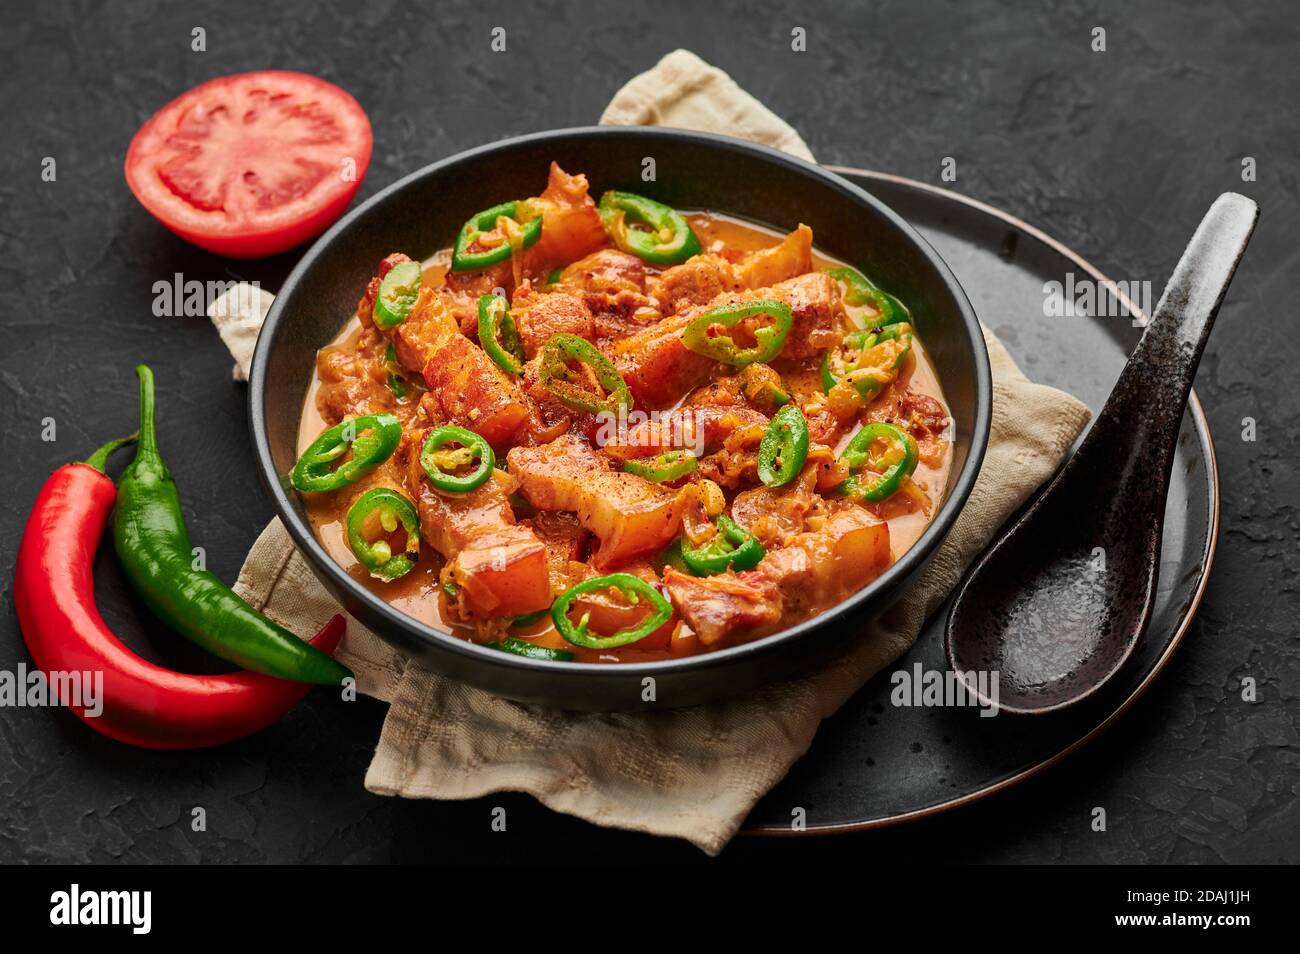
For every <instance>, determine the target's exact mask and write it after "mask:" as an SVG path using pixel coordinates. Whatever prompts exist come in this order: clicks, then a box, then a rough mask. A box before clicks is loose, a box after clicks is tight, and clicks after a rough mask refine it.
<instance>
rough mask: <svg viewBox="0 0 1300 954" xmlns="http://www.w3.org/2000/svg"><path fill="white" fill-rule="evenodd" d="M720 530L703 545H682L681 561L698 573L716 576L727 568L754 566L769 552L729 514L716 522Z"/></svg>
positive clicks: (750, 567) (696, 574)
mask: <svg viewBox="0 0 1300 954" xmlns="http://www.w3.org/2000/svg"><path fill="white" fill-rule="evenodd" d="M715 525H716V526H717V528H718V532H717V533H715V534H714V535H713V536H712V537H710V538H709V541H708V542H707V543H705V544H704V545H703V546H699V547H692V546H690V545H688V544H686V543H683V544H682V545H681V555H682V562H683V563H685V564H686V569H687V570H689V571H690V572H691V573H692V574H693V575H695V576H713V575H714V574H715V573H725V572H726V571H727V569H728V568H731V569H735V570H752V569H753V568H754V567H756V566H758V563H759V561H760V560H762V559H763V557H764V556H765V555H766V553H767V551H766V550H764V549H763V544H761V543H759V542H758V539H757V538H756V537H755V536H754V535H753V534H752V533H748V532H747V531H745V530H744V529H743V528H742V527H741V526H740V525H739V524H738V523H736V522H735V521H734V520H732V519H731V518H730V517H728V516H726V515H725V514H724V515H720V516H719V517H718V519H717V521H716V523H715Z"/></svg>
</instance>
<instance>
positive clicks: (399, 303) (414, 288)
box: [372, 262, 424, 328]
mask: <svg viewBox="0 0 1300 954" xmlns="http://www.w3.org/2000/svg"><path fill="white" fill-rule="evenodd" d="M423 280H424V272H423V270H422V269H421V268H420V263H419V262H401V263H399V264H397V265H394V266H393V267H392V268H390V269H389V270H388V274H387V275H385V276H384V278H383V281H381V282H380V283H379V294H377V295H376V296H375V309H374V312H373V313H372V315H373V317H374V319H375V324H376V325H378V326H379V327H380V328H396V327H397V326H398V325H400V324H401V323H402V322H404V321H405V320H406V316H407V315H409V314H410V313H411V309H412V308H414V307H415V300H416V299H417V298H418V297H419V296H420V283H421V282H422V281H423Z"/></svg>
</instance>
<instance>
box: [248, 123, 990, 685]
mask: <svg viewBox="0 0 1300 954" xmlns="http://www.w3.org/2000/svg"><path fill="white" fill-rule="evenodd" d="M605 137H610V138H617V137H631V138H641V139H645V140H647V141H650V140H655V139H672V140H677V141H679V142H686V143H697V144H699V145H700V146H702V147H706V148H710V149H721V150H723V151H732V152H742V153H748V154H751V155H756V156H758V157H760V158H762V159H764V160H765V161H767V162H769V163H771V164H772V165H775V166H777V167H780V168H782V169H783V170H786V171H789V172H792V173H795V174H797V175H802V176H809V177H812V178H815V179H818V180H820V181H822V182H823V183H825V184H827V185H829V186H830V187H832V188H833V189H835V190H837V191H839V192H842V193H845V194H847V196H848V197H851V198H853V199H856V200H857V201H858V202H861V203H863V204H865V205H868V206H871V207H872V208H873V209H874V211H875V212H876V214H878V215H880V216H881V217H883V218H884V219H886V220H887V221H888V222H889V223H891V224H892V225H893V226H894V227H895V228H896V229H897V230H898V231H899V232H900V233H901V234H902V236H903V237H904V239H905V240H907V241H910V242H911V243H912V244H913V246H914V247H915V249H916V251H918V252H919V253H920V254H921V256H922V257H923V258H925V259H926V260H927V261H928V262H929V263H930V265H931V267H933V268H934V270H935V272H936V273H937V274H938V275H939V277H940V279H941V280H942V281H943V283H944V284H945V285H946V287H947V290H948V292H949V294H950V296H951V297H952V298H953V300H954V302H955V303H956V305H957V310H958V317H959V319H960V321H961V324H962V326H963V327H964V328H965V330H966V334H967V337H968V338H969V340H970V343H971V348H972V351H973V358H974V365H975V367H974V371H975V375H974V376H975V424H974V429H973V431H972V433H971V438H970V448H969V451H968V453H967V455H966V460H965V462H964V464H963V465H962V467H961V470H960V471H959V473H958V474H957V478H956V480H955V481H954V482H953V484H952V490H951V491H950V492H949V494H948V496H947V498H946V499H945V500H944V501H943V503H942V504H941V505H940V506H939V510H938V512H937V513H936V514H935V516H934V519H933V520H931V521H930V524H929V525H928V526H927V527H926V528H925V531H924V532H923V533H922V534H921V536H920V537H919V538H918V539H917V540H916V542H915V543H913V544H912V546H911V547H909V548H908V549H907V551H906V552H904V553H903V554H902V556H900V557H899V558H898V560H896V561H895V562H894V563H893V564H892V565H891V566H890V567H889V568H888V569H887V570H885V572H884V573H882V574H881V575H880V576H878V577H876V579H874V580H872V581H871V582H870V583H868V584H867V585H866V586H864V587H862V588H861V589H860V590H858V591H857V592H855V593H853V594H852V595H851V596H849V597H847V598H846V599H844V600H842V601H840V602H839V603H837V604H835V605H834V606H831V607H829V608H827V609H826V610H823V611H822V612H821V613H818V614H817V615H816V616H813V617H811V618H809V619H806V620H803V621H801V622H799V623H796V624H795V625H793V626H791V627H789V628H787V629H782V630H780V631H778V632H775V633H772V634H770V635H767V636H764V637H762V638H760V639H756V640H753V641H751V642H747V643H742V644H740V645H738V646H730V647H726V648H724V649H717V650H712V651H710V652H705V653H699V654H696V655H693V656H685V657H682V658H680V659H660V660H652V661H648V662H633V663H618V664H616V665H614V664H611V665H599V664H593V663H588V662H577V661H574V662H559V661H551V660H541V659H532V658H530V657H525V656H517V655H514V654H511V653H503V652H500V651H499V650H494V649H489V648H488V647H486V646H480V645H478V644H477V643H473V642H471V641H469V640H467V639H462V638H460V637H457V636H455V635H453V634H451V633H446V632H443V631H442V630H439V629H437V628H435V627H433V626H430V625H429V624H427V623H424V622H421V621H420V620H417V619H415V618H414V617H412V616H408V615H407V614H406V613H403V612H402V611H401V610H399V609H397V608H396V607H394V606H393V605H391V604H390V603H388V602H387V601H385V600H383V599H382V598H380V597H379V596H378V595H376V594H374V593H372V592H371V591H370V590H369V589H367V588H366V587H365V586H363V585H362V584H361V583H359V582H358V581H356V580H354V579H353V578H352V577H351V576H350V575H349V574H348V573H347V572H346V571H345V570H344V569H343V567H342V566H340V565H339V564H338V563H337V562H336V561H335V560H334V558H333V557H331V556H330V555H329V553H328V552H326V550H325V548H324V547H323V546H322V545H321V543H320V542H319V541H318V540H317V539H316V536H315V534H313V533H312V531H311V527H310V526H309V525H308V523H307V521H306V520H304V519H302V518H300V517H299V516H298V513H297V511H296V510H295V509H294V506H293V503H292V501H291V500H290V499H289V496H288V493H287V492H286V490H285V487H284V485H283V484H282V482H281V475H280V474H279V473H278V472H277V470H276V468H275V464H274V462H273V460H272V457H271V447H270V441H269V439H268V437H267V429H266V420H265V416H264V412H263V408H264V405H265V392H266V368H267V365H268V356H269V355H270V353H271V351H272V350H273V349H274V348H275V346H276V344H277V342H278V340H279V337H280V334H281V331H282V328H281V318H282V313H283V311H284V305H283V303H284V302H285V301H287V300H288V295H287V293H288V292H291V291H292V290H293V289H294V288H295V287H296V286H297V285H298V284H299V283H300V282H301V281H302V278H303V276H304V274H305V273H306V272H307V270H308V269H309V268H310V267H311V265H312V264H313V263H314V262H315V260H316V259H317V258H318V257H320V255H321V254H322V253H323V252H324V250H325V249H326V248H327V247H328V246H329V245H330V244H332V243H333V242H334V241H335V240H336V239H338V238H339V237H340V236H342V235H343V234H344V233H346V232H347V231H348V230H349V229H350V228H351V227H352V224H353V223H354V222H355V221H357V220H358V219H359V218H360V217H361V216H363V215H365V214H366V213H367V212H368V211H369V210H370V209H371V208H372V207H374V206H376V205H379V204H380V203H382V202H384V201H386V200H388V199H389V198H390V197H391V196H393V195H394V194H396V193H399V192H401V191H403V190H404V189H406V188H408V187H409V186H411V185H412V184H414V183H415V182H417V181H420V180H422V179H424V178H426V177H429V176H434V175H437V174H439V173H441V172H442V171H443V170H444V169H446V168H447V167H448V166H452V165H455V164H460V163H463V162H466V161H468V160H473V159H475V158H477V157H479V156H483V155H486V154H490V153H492V152H495V151H498V150H501V149H504V148H510V147H515V146H524V145H535V144H544V143H547V142H554V141H559V140H566V139H579V138H592V139H597V140H599V139H601V138H605ZM992 391H993V388H992V374H991V371H990V367H989V357H988V348H987V346H986V345H985V342H984V335H983V332H982V331H981V329H980V324H979V320H978V318H977V317H976V315H975V311H974V309H973V308H972V307H971V304H970V300H969V299H968V298H967V296H966V292H965V290H964V289H963V288H962V286H961V284H960V283H959V282H958V281H957V279H956V277H955V276H954V275H953V273H952V270H951V269H950V268H949V267H948V264H947V263H946V262H945V261H944V260H943V258H942V257H941V256H940V255H939V253H938V252H937V251H935V249H934V248H933V246H931V245H930V243H929V242H928V241H926V240H925V238H924V237H922V236H921V234H920V233H919V232H917V231H916V229H914V228H913V227H912V226H911V225H910V224H909V223H908V222H907V221H906V220H904V219H903V218H902V217H901V216H900V215H898V214H897V213H896V212H894V211H893V210H892V209H891V208H889V207H888V206H887V205H885V204H884V203H883V202H881V201H880V200H879V199H877V198H876V197H875V196H873V195H871V194H870V193H868V192H867V191H866V190H864V189H862V188H861V187H859V186H857V185H854V184H853V183H851V182H849V181H848V180H847V179H844V178H842V177H840V176H839V175H836V174H835V173H834V172H831V171H829V170H828V169H826V168H825V167H823V166H819V165H816V164H815V163H811V162H807V161H805V160H803V159H799V158H797V157H795V156H791V155H789V154H788V153H785V152H781V151H779V150H777V149H773V148H770V147H768V146H764V145H760V144H758V143H753V142H749V141H748V140H741V139H734V138H732V137H729V136H721V135H717V134H715V133H706V132H699V131H696V130H686V129H676V128H667V127H655V126H574V127H569V128H564V129H553V130H546V131H543V132H536V133H528V134H526V135H522V136H514V137H510V138H507V139H502V140H498V141H496V142H492V143H487V144H485V145H481V146H475V147H473V148H471V149H466V150H463V151H461V152H457V153H455V154H453V155H451V156H447V157H445V158H443V159H439V160H437V161H436V162H432V163H429V164H428V165H426V166H423V167H421V168H420V169H417V170H415V171H414V172H411V173H409V174H407V175H405V176H403V177H401V178H400V179H398V180H397V181H396V182H393V183H392V184H390V185H388V186H385V187H384V188H382V189H380V190H379V191H378V192H376V193H375V194H374V195H372V196H371V197H370V198H368V199H366V200H365V201H364V202H362V203H361V204H360V205H358V206H357V207H356V208H354V209H352V210H351V211H349V212H348V213H347V214H345V215H344V216H343V217H342V218H341V219H339V221H338V222H336V223H335V224H334V225H333V226H331V227H330V228H329V229H328V230H327V231H326V232H325V234H323V235H322V236H320V238H318V239H317V240H316V241H315V242H314V243H313V244H312V246H311V247H310V248H309V249H308V250H307V251H306V252H305V253H304V254H303V256H302V258H300V259H299V260H298V262H297V264H296V265H295V266H294V268H293V270H292V271H291V272H290V273H289V276H288V277H287V278H286V279H285V280H284V282H283V283H282V284H281V286H280V289H279V291H278V292H277V293H276V295H275V300H274V302H273V303H272V305H271V308H270V310H269V311H268V312H267V315H266V319H265V320H264V322H263V324H262V329H261V332H260V333H259V335H258V338H257V346H256V348H255V350H254V353H253V359H252V367H251V369H250V373H249V389H248V410H249V424H250V429H251V432H252V439H253V447H254V453H255V456H256V459H257V470H258V475H259V477H260V478H261V480H262V484H263V485H264V486H265V488H266V490H267V492H268V493H269V494H270V495H271V499H272V502H273V503H274V505H275V509H276V512H277V516H279V518H280V520H281V522H282V523H283V524H284V526H285V528H286V530H287V531H288V533H289V536H290V538H291V539H292V541H293V543H294V545H295V546H296V547H297V548H298V550H299V551H301V552H302V553H304V555H305V556H306V557H307V559H308V560H309V561H310V562H311V563H312V564H313V569H314V570H315V571H316V572H317V573H318V574H319V573H324V574H325V575H327V576H328V577H329V579H330V580H331V582H333V583H334V584H335V585H336V586H337V587H339V588H341V589H342V590H343V591H345V592H347V593H349V594H350V595H351V597H352V598H353V599H355V600H356V601H357V602H359V603H361V604H364V605H365V607H366V608H367V610H368V611H369V612H371V613H374V614H376V615H378V616H379V617H381V618H383V619H384V620H385V622H386V623H388V624H390V625H391V626H393V627H395V628H397V629H400V630H401V631H403V632H404V633H406V634H408V635H410V636H412V637H413V638H414V639H415V640H416V641H417V642H418V643H421V644H430V643H431V644H433V646H434V647H436V648H437V649H438V650H440V651H443V652H447V653H451V654H453V655H458V656H461V657H462V658H463V660H464V661H465V662H467V663H470V664H475V663H485V664H488V665H492V666H495V667H498V668H505V669H513V670H516V671H518V672H520V673H521V674H523V673H536V674H546V673H564V674H566V675H568V674H573V675H577V674H582V676H583V677H584V678H591V679H602V678H603V679H628V678H636V677H638V676H652V677H653V676H661V675H666V674H668V673H673V674H677V673H683V672H688V671H691V672H698V671H702V670H708V669H712V668H719V667H729V666H730V665H731V664H733V663H735V662H737V661H739V660H741V659H744V658H746V657H750V656H759V655H762V654H764V653H766V652H767V651H769V650H770V649H771V648H772V647H774V646H775V645H777V644H779V643H785V642H789V641H794V640H799V639H804V638H807V637H809V636H810V635H811V634H814V633H816V632H818V631H820V630H822V629H823V628H825V627H826V626H828V625H834V624H835V623H836V622H838V621H840V620H841V619H842V618H844V617H847V616H848V615H850V614H851V613H852V612H853V610H854V609H856V608H857V607H858V606H860V605H862V604H864V603H867V602H869V601H870V600H872V599H873V598H875V597H876V596H877V595H878V594H880V593H882V592H885V591H887V590H888V589H889V588H890V587H891V586H893V585H895V584H898V583H901V582H903V581H905V580H907V578H908V577H910V576H911V575H912V574H913V573H915V572H917V571H918V570H920V569H921V567H923V566H924V565H925V563H926V562H927V561H928V560H929V558H930V556H932V554H933V551H934V550H935V549H937V548H938V546H939V545H940V543H942V541H943V539H944V538H945V537H946V536H947V534H948V532H949V531H950V530H951V529H952V526H953V524H954V523H955V522H956V519H957V516H958V514H959V513H960V512H961V510H962V509H963V508H964V507H965V505H966V502H967V500H968V498H969V497H970V493H971V490H972V488H973V487H974V484H975V480H976V478H977V477H978V475H979V470H980V466H981V465H982V463H983V460H984V454H985V450H986V448H987V445H988V436H989V428H990V423H991V417H992V403H993V394H992ZM379 635H380V637H381V638H384V639H385V641H388V638H387V637H385V636H384V635H383V633H382V632H381V633H380V634H379ZM401 648H402V649H403V651H406V650H407V647H405V646H403V647H401Z"/></svg>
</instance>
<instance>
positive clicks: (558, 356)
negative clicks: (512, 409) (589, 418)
mask: <svg viewBox="0 0 1300 954" xmlns="http://www.w3.org/2000/svg"><path fill="white" fill-rule="evenodd" d="M570 361H577V362H579V363H580V364H582V365H586V366H587V367H588V368H590V369H591V371H592V373H593V374H594V375H595V376H596V381H597V382H599V384H600V386H601V387H602V388H604V389H605V394H604V396H603V397H602V396H601V395H599V394H597V393H595V392H594V391H592V390H590V389H588V388H585V387H582V386H581V385H579V384H575V383H574V382H573V381H571V380H570V378H571V377H572V372H570V370H569V362H570ZM538 380H539V381H540V382H541V384H542V386H543V387H545V388H546V389H547V390H548V391H550V392H551V394H553V395H555V397H556V399H557V400H558V401H559V402H560V403H561V404H563V405H564V406H565V407H567V408H570V409H571V410H574V411H586V412H587V413H589V414H600V413H602V412H605V413H615V412H617V411H618V409H619V408H620V407H621V408H623V409H624V410H631V408H632V392H631V391H629V390H628V387H627V382H626V381H624V380H623V376H622V375H621V374H619V373H618V369H617V368H616V367H614V363H613V362H612V361H610V360H609V358H607V357H605V356H604V355H603V354H601V353H600V351H599V350H597V348H596V346H595V345H594V344H592V343H591V342H590V341H588V340H587V339H586V338H579V337H578V336H577V335H552V336H551V338H550V340H548V341H547V342H546V344H545V345H543V346H542V358H541V363H540V365H539V367H538Z"/></svg>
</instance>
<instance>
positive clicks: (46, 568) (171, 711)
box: [14, 438, 345, 749]
mask: <svg viewBox="0 0 1300 954" xmlns="http://www.w3.org/2000/svg"><path fill="white" fill-rule="evenodd" d="M131 440H133V438H126V439H125V440H120V441H113V442H112V443H110V444H106V445H105V446H104V447H101V448H100V449H99V450H98V451H96V452H95V453H94V454H92V455H91V456H90V458H89V459H87V460H86V461H85V462H84V463H77V464H67V465H65V466H63V467H60V468H59V469H58V470H56V471H55V472H54V473H53V474H51V475H50V477H49V479H48V480H47V481H46V482H45V486H44V487H42V488H41V492H40V494H39V495H38V496H37V498H36V504H35V506H34V507H33V508H32V513H31V516H30V517H29V518H28V520H27V529H26V530H25V531H24V532H23V539H22V544H21V545H20V547H19V549H18V564H17V569H16V571H15V573H14V603H15V606H16V608H17V611H18V623H19V625H20V626H21V628H22V632H23V639H24V640H25V641H26V643H27V648H28V650H29V651H30V652H31V654H32V659H34V660H35V662H36V665H37V666H39V667H40V668H41V669H42V670H44V671H45V672H46V673H47V674H49V673H51V672H64V673H79V672H91V673H94V672H102V673H103V698H102V704H103V708H102V712H100V714H99V715H98V716H91V715H89V714H87V712H86V711H85V707H84V706H72V705H68V706H67V707H68V708H69V709H71V710H72V712H73V713H74V714H76V715H77V717H78V718H80V719H82V720H83V721H84V722H85V723H86V724H87V725H88V726H90V727H91V728H93V729H95V730H96V731H99V732H102V733H103V734H104V735H107V736H109V737H110V738H114V739H117V740H119V741H121V742H127V743H130V744H131V745H139V746H143V747H145V748H152V749H189V748H199V747H201V746H206V745H219V744H221V743H223V742H231V741H233V740H235V739H239V738H243V737H244V736H246V735H251V734H252V733H254V732H257V731H259V730H260V729H264V728H266V727H267V726H268V725H271V724H272V723H273V722H275V721H276V720H278V719H279V718H280V717H281V716H283V715H284V714H285V713H286V712H288V711H289V710H290V709H292V708H293V707H294V706H295V705H297V704H298V703H299V702H300V701H301V700H302V699H303V697H304V696H306V695H307V693H308V692H309V691H311V686H310V685H308V684H305V683H300V682H288V681H286V680H283V679H276V678H273V677H271V676H264V675H261V674H260V673H253V672H237V673H231V674H229V675H222V676H196V675H189V674H187V673H180V672H173V671H172V670H170V669H164V668H163V667H161V666H156V665H154V664H153V663H151V662H149V661H148V660H145V659H142V658H140V657H139V656H137V655H136V654H135V653H133V652H132V651H131V650H130V649H128V648H127V647H126V646H125V645H123V644H122V642H121V641H120V640H119V639H118V638H117V637H116V636H114V635H113V633H112V631H111V630H109V628H108V626H107V625H105V623H104V620H103V618H102V617H101V616H100V615H99V610H98V609H97V608H96V606H95V594H94V579H93V577H92V575H91V569H92V566H93V564H94V561H95V551H96V550H97V549H98V548H99V541H100V537H101V536H102V535H103V531H104V524H105V522H106V521H107V519H108V515H109V512H110V511H111V510H112V509H113V503H114V501H115V500H116V498H117V489H116V488H115V487H114V486H113V481H112V480H110V479H109V478H108V477H107V476H105V474H104V472H103V467H104V464H105V462H106V461H107V460H108V455H109V454H111V453H112V452H113V451H114V450H116V449H117V448H118V447H120V446H122V445H123V444H125V443H129V442H130V441H131ZM344 628H345V627H344V622H343V617H342V616H335V617H334V618H333V619H331V620H330V621H329V622H328V623H326V624H325V626H324V627H323V628H322V629H321V631H320V632H319V633H317V634H316V635H315V636H314V637H313V638H312V639H311V640H310V642H311V644H312V645H313V646H315V647H316V648H317V649H319V650H321V651H323V652H333V650H334V648H335V647H336V646H337V645H338V643H339V640H340V639H341V638H342V636H343V630H344ZM51 685H56V683H51ZM83 701H84V698H83ZM63 702H64V703H65V704H67V703H68V702H69V700H66V699H65V700H63Z"/></svg>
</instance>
